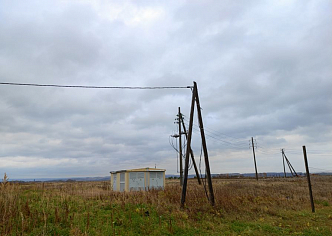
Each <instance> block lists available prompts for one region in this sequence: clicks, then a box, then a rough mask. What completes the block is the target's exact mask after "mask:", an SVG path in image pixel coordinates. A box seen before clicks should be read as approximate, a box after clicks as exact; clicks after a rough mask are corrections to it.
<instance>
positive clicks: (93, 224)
mask: <svg viewBox="0 0 332 236" xmlns="http://www.w3.org/2000/svg"><path fill="white" fill-rule="evenodd" d="M213 184H214V185H213V187H214V192H215V200H216V206H215V207H214V208H212V207H211V206H210V205H209V203H208V201H207V199H206V196H205V192H204V188H203V186H199V185H198V184H197V183H196V181H195V180H194V179H191V180H190V181H189V183H188V193H187V201H186V207H185V209H184V210H180V208H179V206H180V195H181V188H180V186H179V184H178V180H167V183H166V188H165V190H164V191H155V190H151V191H148V192H131V193H118V192H113V191H111V190H110V186H109V182H71V183H69V182H68V183H67V182H59V183H21V184H6V185H4V184H1V185H0V235H332V206H331V205H332V176H313V177H312V187H313V194H314V199H315V206H316V213H311V206H310V200H309V195H308V185H307V182H306V179H305V178H289V179H272V178H270V179H261V180H259V181H258V182H257V181H256V180H254V179H214V180H213Z"/></svg>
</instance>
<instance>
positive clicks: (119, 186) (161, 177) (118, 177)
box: [110, 167, 166, 192]
mask: <svg viewBox="0 0 332 236" xmlns="http://www.w3.org/2000/svg"><path fill="white" fill-rule="evenodd" d="M165 172H166V170H164V169H156V168H149V167H147V168H140V169H131V170H118V171H111V172H110V173H111V185H112V189H113V191H120V192H123V191H125V192H129V191H140V190H148V189H164V188H165Z"/></svg>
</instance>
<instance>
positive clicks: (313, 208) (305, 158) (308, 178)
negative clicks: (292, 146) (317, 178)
mask: <svg viewBox="0 0 332 236" xmlns="http://www.w3.org/2000/svg"><path fill="white" fill-rule="evenodd" d="M302 148H303V156H304V164H305V170H306V173H307V180H308V187H309V195H310V202H311V210H312V212H315V204H314V198H313V196H312V189H311V181H310V173H309V166H308V160H307V150H306V148H305V146H302Z"/></svg>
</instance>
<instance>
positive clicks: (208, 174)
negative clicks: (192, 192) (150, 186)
mask: <svg viewBox="0 0 332 236" xmlns="http://www.w3.org/2000/svg"><path fill="white" fill-rule="evenodd" d="M195 103H196V108H197V115H198V123H199V128H200V133H201V140H202V148H203V153H204V160H205V168H206V178H207V182H208V190H209V195H208V199H209V202H210V204H211V205H212V206H214V204H215V201H214V193H213V187H212V179H211V172H210V164H209V157H208V151H207V146H206V140H205V133H204V127H203V119H202V113H201V106H200V103H199V97H198V89H197V84H196V82H194V87H193V91H192V100H191V109H190V117H189V131H188V139H187V151H186V159H185V167H184V180H183V186H182V195H181V208H183V207H184V203H185V200H186V194H187V182H188V170H189V154H190V149H191V138H192V130H193V123H194V110H195Z"/></svg>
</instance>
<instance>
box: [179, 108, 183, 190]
mask: <svg viewBox="0 0 332 236" xmlns="http://www.w3.org/2000/svg"><path fill="white" fill-rule="evenodd" d="M178 124H179V155H180V186H182V185H183V166H182V139H181V136H182V134H181V109H180V107H179V111H178Z"/></svg>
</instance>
